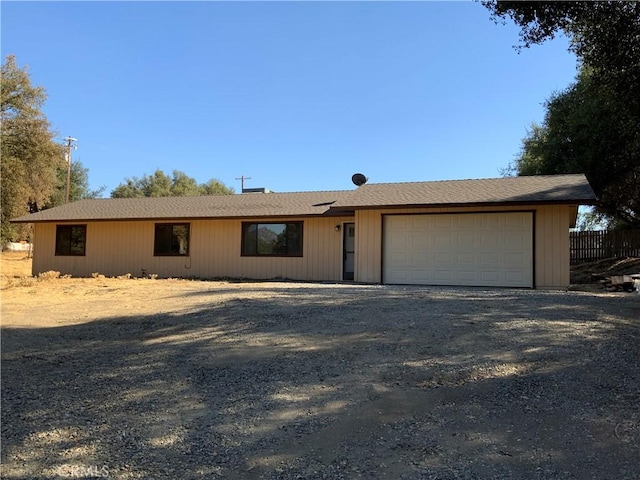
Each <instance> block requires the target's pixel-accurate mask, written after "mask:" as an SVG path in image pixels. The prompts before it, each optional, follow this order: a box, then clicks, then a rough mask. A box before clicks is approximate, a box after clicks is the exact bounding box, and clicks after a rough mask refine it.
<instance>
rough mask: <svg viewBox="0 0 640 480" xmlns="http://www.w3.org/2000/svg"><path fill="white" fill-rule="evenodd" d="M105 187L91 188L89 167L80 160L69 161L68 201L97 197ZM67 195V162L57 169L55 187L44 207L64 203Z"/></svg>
mask: <svg viewBox="0 0 640 480" xmlns="http://www.w3.org/2000/svg"><path fill="white" fill-rule="evenodd" d="M104 190H105V187H100V188H98V189H96V190H92V189H91V188H90V186H89V169H88V168H85V167H84V166H83V165H82V162H80V161H78V160H75V161H72V162H71V178H70V182H69V201H70V202H76V201H78V200H84V199H86V198H98V197H100V196H101V195H102V193H103V192H104ZM66 196H67V164H66V162H65V165H64V166H63V167H61V168H59V169H58V172H57V184H56V188H55V190H54V192H53V194H52V195H51V197H50V198H49V201H48V202H47V203H46V204H45V205H44V208H49V207H56V206H58V205H63V204H64V203H65V200H66Z"/></svg>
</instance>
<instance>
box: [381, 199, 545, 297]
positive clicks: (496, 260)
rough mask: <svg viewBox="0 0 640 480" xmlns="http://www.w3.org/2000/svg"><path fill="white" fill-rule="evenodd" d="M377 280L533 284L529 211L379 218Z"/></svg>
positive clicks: (444, 283)
mask: <svg viewBox="0 0 640 480" xmlns="http://www.w3.org/2000/svg"><path fill="white" fill-rule="evenodd" d="M383 231H384V238H383V257H382V261H383V268H382V275H383V282H384V283H396V284H418V285H474V286H496V287H533V214H532V213H531V212H513V213H511V212H509V213H470V214H466V213H465V214H454V215H450V214H446V215H436V214H431V215H387V216H385V217H384V229H383Z"/></svg>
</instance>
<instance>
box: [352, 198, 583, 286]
mask: <svg viewBox="0 0 640 480" xmlns="http://www.w3.org/2000/svg"><path fill="white" fill-rule="evenodd" d="M509 211H533V212H534V272H535V273H534V280H535V286H536V288H550V289H554V288H565V287H567V286H568V285H569V227H570V224H571V222H572V220H573V217H574V216H575V206H570V205H543V206H540V205H518V206H507V207H491V208H486V207H471V208H470V207H466V208H458V207H449V208H406V209H375V210H359V211H357V212H356V272H355V280H356V281H357V282H364V283H380V282H381V280H382V217H383V215H387V214H403V213H404V214H411V213H474V212H476V213H478V212H509Z"/></svg>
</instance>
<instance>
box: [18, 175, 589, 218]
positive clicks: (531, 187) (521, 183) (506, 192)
mask: <svg viewBox="0 0 640 480" xmlns="http://www.w3.org/2000/svg"><path fill="white" fill-rule="evenodd" d="M594 201H595V195H594V193H593V190H591V187H590V186H589V183H588V182H587V180H586V178H585V177H584V175H551V176H536V177H508V178H494V179H482V180H448V181H437V182H413V183H378V184H365V185H363V186H361V187H358V188H357V189H355V190H343V191H331V192H296V193H250V194H240V195H217V196H201V197H162V198H121V199H93V200H80V201H78V202H73V203H69V204H67V205H61V206H59V207H55V208H51V209H48V210H43V211H41V212H38V213H33V214H30V215H25V216H22V217H19V218H16V219H14V220H13V221H14V222H17V223H31V222H33V223H38V222H56V221H98V220H143V219H154V220H161V219H187V218H189V219H196V218H243V217H244V218H251V217H254V218H256V217H257V218H260V217H294V216H308V215H330V214H339V213H344V212H345V211H352V210H354V209H355V208H375V207H385V206H388V207H398V206H427V205H433V206H436V205H438V206H442V205H486V204H505V203H580V204H590V203H593V202H594Z"/></svg>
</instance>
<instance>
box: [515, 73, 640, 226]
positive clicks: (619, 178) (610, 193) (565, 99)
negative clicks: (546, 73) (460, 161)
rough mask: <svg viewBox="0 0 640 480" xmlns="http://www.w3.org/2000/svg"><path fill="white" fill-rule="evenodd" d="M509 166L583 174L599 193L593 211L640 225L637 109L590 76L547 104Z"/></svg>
mask: <svg viewBox="0 0 640 480" xmlns="http://www.w3.org/2000/svg"><path fill="white" fill-rule="evenodd" d="M546 108H547V112H546V115H545V118H544V122H543V123H542V125H533V127H532V129H531V130H530V131H529V134H528V135H527V137H526V138H525V139H524V140H523V146H522V152H521V154H520V156H519V157H518V158H517V159H516V161H515V164H514V165H513V166H512V167H513V169H514V170H515V173H517V174H518V175H541V174H546V175H551V174H558V173H584V174H585V175H586V177H587V179H588V180H589V183H590V184H591V186H592V187H593V190H594V191H595V193H596V195H597V196H598V198H599V203H598V206H597V207H596V213H599V214H601V215H603V216H605V217H607V218H609V219H611V220H613V225H614V226H615V225H617V226H622V225H640V127H639V124H638V112H636V111H633V109H632V108H630V106H629V104H628V103H627V102H625V101H624V100H621V99H620V98H618V97H617V96H615V95H613V94H612V93H611V91H610V90H609V89H607V88H603V87H602V86H600V85H599V84H597V83H596V82H594V81H593V79H592V78H591V76H590V74H589V72H588V70H586V69H584V70H583V71H582V72H581V73H580V75H579V76H578V79H577V81H576V82H575V83H574V84H573V85H571V86H570V87H569V88H568V89H566V90H565V91H563V92H561V93H558V94H555V95H553V96H552V97H551V98H550V99H549V100H548V101H547V103H546Z"/></svg>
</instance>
